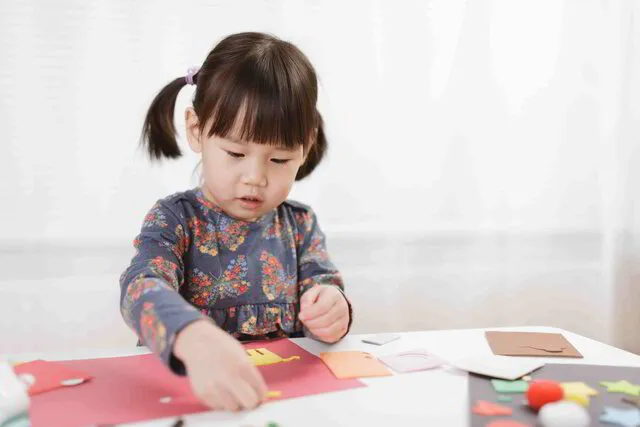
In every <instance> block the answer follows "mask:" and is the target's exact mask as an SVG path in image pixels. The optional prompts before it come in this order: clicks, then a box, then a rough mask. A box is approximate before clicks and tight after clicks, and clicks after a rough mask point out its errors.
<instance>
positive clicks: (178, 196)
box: [152, 190, 197, 218]
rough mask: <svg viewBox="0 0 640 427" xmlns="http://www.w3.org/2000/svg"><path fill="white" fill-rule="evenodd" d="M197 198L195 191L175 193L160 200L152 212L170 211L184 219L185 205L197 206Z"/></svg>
mask: <svg viewBox="0 0 640 427" xmlns="http://www.w3.org/2000/svg"><path fill="white" fill-rule="evenodd" d="M196 197H197V195H196V194H195V190H186V191H179V192H175V193H173V194H170V195H168V196H165V197H163V198H160V199H158V200H157V201H156V202H155V204H154V205H153V208H152V210H155V209H159V210H161V211H170V212H172V213H173V214H175V215H177V216H178V217H180V218H182V217H184V214H185V205H191V206H193V205H195V200H196ZM187 209H188V208H187Z"/></svg>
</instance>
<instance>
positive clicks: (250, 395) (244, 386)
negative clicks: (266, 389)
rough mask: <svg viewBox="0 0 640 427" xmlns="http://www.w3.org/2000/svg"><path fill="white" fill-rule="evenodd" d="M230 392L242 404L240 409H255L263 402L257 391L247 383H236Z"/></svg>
mask: <svg viewBox="0 0 640 427" xmlns="http://www.w3.org/2000/svg"><path fill="white" fill-rule="evenodd" d="M230 391H231V393H232V394H233V395H234V397H235V399H236V401H237V402H238V403H239V404H240V409H254V408H255V407H256V406H258V404H259V403H260V401H261V399H260V398H259V397H258V393H257V392H256V390H254V389H253V387H252V386H251V384H249V383H248V382H245V381H236V382H235V383H234V384H233V387H232V388H231V390H230Z"/></svg>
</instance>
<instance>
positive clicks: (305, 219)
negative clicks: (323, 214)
mask: <svg viewBox="0 0 640 427" xmlns="http://www.w3.org/2000/svg"><path fill="white" fill-rule="evenodd" d="M280 208H281V209H284V211H285V214H288V215H289V216H290V218H292V220H293V221H294V222H295V223H296V224H297V225H299V226H303V227H304V228H305V229H309V230H311V229H313V227H314V225H315V224H317V222H318V220H317V218H316V214H315V212H314V211H313V209H312V208H311V206H309V205H306V204H304V203H300V202H298V201H296V200H285V201H284V202H283V203H282V204H281V205H280Z"/></svg>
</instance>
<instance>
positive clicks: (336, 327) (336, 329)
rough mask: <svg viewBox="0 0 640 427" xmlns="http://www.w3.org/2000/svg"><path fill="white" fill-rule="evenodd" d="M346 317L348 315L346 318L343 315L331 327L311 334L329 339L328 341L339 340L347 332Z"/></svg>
mask: <svg viewBox="0 0 640 427" xmlns="http://www.w3.org/2000/svg"><path fill="white" fill-rule="evenodd" d="M347 317H348V315H347V316H345V315H343V316H342V317H340V318H338V319H337V320H336V321H335V322H334V323H332V324H331V325H329V326H327V327H324V328H319V329H317V330H314V331H313V334H314V335H316V336H317V337H318V338H329V339H334V338H340V337H342V336H343V335H344V334H345V332H347V325H348V323H349V322H348V318H347Z"/></svg>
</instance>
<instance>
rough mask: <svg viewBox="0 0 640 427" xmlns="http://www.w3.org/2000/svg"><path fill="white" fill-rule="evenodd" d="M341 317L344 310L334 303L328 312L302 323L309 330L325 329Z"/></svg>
mask: <svg viewBox="0 0 640 427" xmlns="http://www.w3.org/2000/svg"><path fill="white" fill-rule="evenodd" d="M343 315H344V310H343V309H342V307H341V306H340V304H338V303H337V302H335V303H334V304H333V305H332V306H331V307H329V310H327V312H326V313H323V314H321V315H318V316H317V317H314V318H309V319H307V320H306V321H305V322H304V324H305V326H306V327H307V328H309V329H314V328H326V327H328V326H330V325H332V324H333V323H335V322H336V321H337V320H338V319H339V318H340V317H341V316H343Z"/></svg>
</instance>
